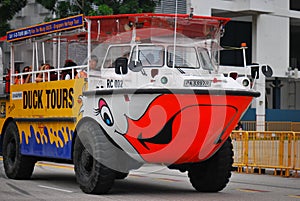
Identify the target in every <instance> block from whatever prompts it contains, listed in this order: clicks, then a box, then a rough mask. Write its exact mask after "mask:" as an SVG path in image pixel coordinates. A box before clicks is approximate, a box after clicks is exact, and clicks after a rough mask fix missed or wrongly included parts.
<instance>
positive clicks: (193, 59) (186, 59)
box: [167, 46, 200, 68]
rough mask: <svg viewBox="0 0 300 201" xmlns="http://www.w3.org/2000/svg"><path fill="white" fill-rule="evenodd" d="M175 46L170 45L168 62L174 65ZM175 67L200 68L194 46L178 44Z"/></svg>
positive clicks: (169, 64)
mask: <svg viewBox="0 0 300 201" xmlns="http://www.w3.org/2000/svg"><path fill="white" fill-rule="evenodd" d="M173 60H174V48H173V46H170V47H168V57H167V64H168V66H169V67H173ZM175 67H178V68H199V67H200V65H199V61H198V58H197V53H196V49H195V48H194V47H184V46H176V49H175Z"/></svg>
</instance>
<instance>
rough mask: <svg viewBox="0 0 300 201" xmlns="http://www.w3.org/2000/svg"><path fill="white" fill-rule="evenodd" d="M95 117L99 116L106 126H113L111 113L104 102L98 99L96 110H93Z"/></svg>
mask: <svg viewBox="0 0 300 201" xmlns="http://www.w3.org/2000/svg"><path fill="white" fill-rule="evenodd" d="M95 112H96V115H100V116H101V118H102V120H103V121H104V123H105V124H106V125H108V126H112V125H113V124H114V119H113V116H112V113H111V111H110V109H109V107H108V105H107V103H106V102H105V100H103V99H100V100H99V103H98V108H97V109H95Z"/></svg>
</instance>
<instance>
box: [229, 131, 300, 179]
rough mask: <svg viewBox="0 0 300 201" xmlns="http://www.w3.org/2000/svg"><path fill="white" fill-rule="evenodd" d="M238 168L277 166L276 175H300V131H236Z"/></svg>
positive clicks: (248, 169) (233, 135)
mask: <svg viewBox="0 0 300 201" xmlns="http://www.w3.org/2000/svg"><path fill="white" fill-rule="evenodd" d="M231 138H232V143H233V148H234V164H233V166H234V167H237V170H238V172H242V171H246V172H249V171H250V172H254V171H256V170H257V171H258V173H262V171H263V170H265V169H268V168H270V169H274V170H275V171H274V174H275V175H276V174H280V175H282V176H290V175H291V173H293V174H294V175H295V176H298V171H300V132H292V131H290V132H286V131H265V132H258V131H233V132H232V133H231Z"/></svg>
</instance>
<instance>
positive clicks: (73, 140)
mask: <svg viewBox="0 0 300 201" xmlns="http://www.w3.org/2000/svg"><path fill="white" fill-rule="evenodd" d="M88 121H93V122H95V123H97V124H99V123H98V122H97V121H96V120H95V119H93V118H91V117H83V118H81V119H80V120H79V122H78V123H77V124H76V127H75V131H74V136H73V139H72V150H71V160H72V161H73V157H74V147H75V146H74V145H75V140H76V138H77V130H78V128H79V127H80V126H81V125H82V124H83V123H85V122H88Z"/></svg>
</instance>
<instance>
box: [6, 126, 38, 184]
mask: <svg viewBox="0 0 300 201" xmlns="http://www.w3.org/2000/svg"><path fill="white" fill-rule="evenodd" d="M35 162H36V160H35V159H34V158H31V157H28V156H24V155H22V154H21V144H20V136H19V131H18V127H17V125H16V124H15V123H14V122H10V123H9V124H8V126H7V128H6V130H5V133H4V139H3V164H4V169H5V174H6V176H7V177H8V178H10V179H29V178H30V177H31V175H32V172H33V170H34V166H35Z"/></svg>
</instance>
